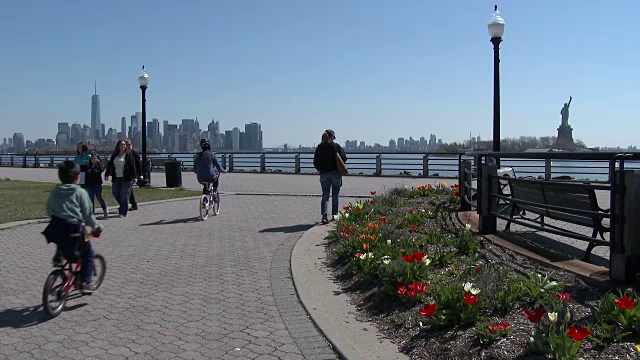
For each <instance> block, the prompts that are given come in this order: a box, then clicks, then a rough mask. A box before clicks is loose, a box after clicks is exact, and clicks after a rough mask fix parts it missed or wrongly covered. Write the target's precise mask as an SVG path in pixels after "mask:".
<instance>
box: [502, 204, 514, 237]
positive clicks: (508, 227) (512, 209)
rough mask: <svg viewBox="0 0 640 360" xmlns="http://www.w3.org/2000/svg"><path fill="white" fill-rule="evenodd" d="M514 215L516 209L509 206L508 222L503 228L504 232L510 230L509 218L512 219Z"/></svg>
mask: <svg viewBox="0 0 640 360" xmlns="http://www.w3.org/2000/svg"><path fill="white" fill-rule="evenodd" d="M515 213H516V207H515V206H514V205H513V204H512V205H511V215H509V221H507V226H505V227H504V231H509V229H511V218H513V215H514V214H515Z"/></svg>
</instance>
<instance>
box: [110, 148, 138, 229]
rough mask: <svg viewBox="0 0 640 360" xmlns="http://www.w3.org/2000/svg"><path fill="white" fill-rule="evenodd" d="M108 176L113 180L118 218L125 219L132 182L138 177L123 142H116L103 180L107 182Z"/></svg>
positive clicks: (133, 160) (132, 160)
mask: <svg viewBox="0 0 640 360" xmlns="http://www.w3.org/2000/svg"><path fill="white" fill-rule="evenodd" d="M109 176H111V177H112V179H113V180H111V181H112V182H113V186H112V191H113V197H114V198H115V199H116V201H117V202H118V203H119V204H120V207H119V209H118V217H125V216H127V212H128V210H129V194H130V193H131V187H133V180H135V179H136V178H137V177H138V174H137V172H136V165H135V159H134V158H133V155H131V153H130V152H128V151H127V144H126V142H125V141H124V140H119V141H118V143H117V144H116V147H115V149H114V150H113V153H112V154H111V158H109V163H108V164H107V169H106V171H105V172H104V179H105V180H109Z"/></svg>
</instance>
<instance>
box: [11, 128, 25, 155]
mask: <svg viewBox="0 0 640 360" xmlns="http://www.w3.org/2000/svg"><path fill="white" fill-rule="evenodd" d="M24 149H25V143H24V135H22V133H14V134H13V152H14V154H20V153H22V152H23V151H24Z"/></svg>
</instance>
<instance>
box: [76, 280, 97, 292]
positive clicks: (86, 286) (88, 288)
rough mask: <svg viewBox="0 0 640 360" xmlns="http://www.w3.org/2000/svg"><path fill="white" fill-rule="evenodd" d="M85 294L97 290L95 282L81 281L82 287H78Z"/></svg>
mask: <svg viewBox="0 0 640 360" xmlns="http://www.w3.org/2000/svg"><path fill="white" fill-rule="evenodd" d="M78 290H80V291H81V292H82V293H84V294H90V293H93V292H95V291H96V288H95V287H94V286H93V284H87V283H81V284H80V288H79V289H78Z"/></svg>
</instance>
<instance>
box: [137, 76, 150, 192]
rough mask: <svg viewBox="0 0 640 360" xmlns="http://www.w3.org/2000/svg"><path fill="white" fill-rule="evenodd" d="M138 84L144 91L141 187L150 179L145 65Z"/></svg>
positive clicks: (147, 80)
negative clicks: (148, 170)
mask: <svg viewBox="0 0 640 360" xmlns="http://www.w3.org/2000/svg"><path fill="white" fill-rule="evenodd" d="M138 82H139V83H140V90H141V91H142V176H143V181H142V183H141V184H140V185H141V186H144V185H147V183H148V181H149V179H148V176H147V175H148V174H147V105H146V102H147V100H146V98H145V96H146V93H147V85H149V75H147V73H146V72H145V71H144V65H142V72H141V73H140V76H138Z"/></svg>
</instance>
